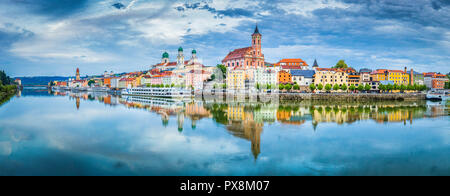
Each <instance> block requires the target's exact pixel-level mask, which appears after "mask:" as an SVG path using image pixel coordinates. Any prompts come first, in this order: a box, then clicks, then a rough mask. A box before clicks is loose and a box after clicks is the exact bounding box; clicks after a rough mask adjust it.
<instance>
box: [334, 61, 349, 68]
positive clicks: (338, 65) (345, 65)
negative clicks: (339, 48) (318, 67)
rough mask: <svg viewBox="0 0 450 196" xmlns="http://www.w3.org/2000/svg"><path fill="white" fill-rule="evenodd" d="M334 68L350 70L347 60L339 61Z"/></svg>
mask: <svg viewBox="0 0 450 196" xmlns="http://www.w3.org/2000/svg"><path fill="white" fill-rule="evenodd" d="M333 68H348V65H347V63H345V60H339V61H338V62H337V63H336V66H334V67H333Z"/></svg>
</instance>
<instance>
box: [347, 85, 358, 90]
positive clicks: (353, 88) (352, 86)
mask: <svg viewBox="0 0 450 196" xmlns="http://www.w3.org/2000/svg"><path fill="white" fill-rule="evenodd" d="M348 89H349V90H351V91H355V90H356V86H355V85H354V84H352V85H350V87H348Z"/></svg>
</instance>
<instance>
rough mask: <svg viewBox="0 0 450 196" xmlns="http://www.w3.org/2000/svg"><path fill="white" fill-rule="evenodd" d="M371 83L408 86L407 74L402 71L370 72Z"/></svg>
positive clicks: (379, 70) (383, 70)
mask: <svg viewBox="0 0 450 196" xmlns="http://www.w3.org/2000/svg"><path fill="white" fill-rule="evenodd" d="M371 75H372V80H373V81H392V82H394V83H395V84H397V85H402V84H403V85H408V84H409V79H410V78H409V74H408V73H406V71H402V70H389V69H378V70H376V71H374V72H372V74H371Z"/></svg>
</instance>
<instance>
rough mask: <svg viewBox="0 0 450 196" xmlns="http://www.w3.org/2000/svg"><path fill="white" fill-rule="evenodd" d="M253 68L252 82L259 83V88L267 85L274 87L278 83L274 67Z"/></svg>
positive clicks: (277, 73)
mask: <svg viewBox="0 0 450 196" xmlns="http://www.w3.org/2000/svg"><path fill="white" fill-rule="evenodd" d="M252 70H253V79H254V80H253V82H254V84H255V85H257V84H259V85H261V88H262V87H264V86H267V85H270V86H272V87H276V86H277V85H278V82H279V80H278V76H279V72H278V71H277V69H274V68H259V69H252Z"/></svg>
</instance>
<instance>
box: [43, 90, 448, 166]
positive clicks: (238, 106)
mask: <svg viewBox="0 0 450 196" xmlns="http://www.w3.org/2000/svg"><path fill="white" fill-rule="evenodd" d="M52 94H53V95H54V96H69V97H70V99H71V100H75V105H76V107H77V109H79V108H80V104H81V103H80V100H85V101H88V100H89V101H98V102H100V103H103V104H106V105H112V106H115V105H124V106H126V107H128V108H130V109H143V110H147V111H149V112H152V113H156V114H158V115H159V116H160V117H161V122H162V125H163V126H164V127H167V126H168V125H169V120H170V117H171V116H174V117H176V118H175V119H176V121H177V126H178V131H179V132H180V133H181V132H183V130H184V124H185V119H189V120H190V121H191V125H190V126H191V128H192V130H195V129H196V126H197V125H196V123H197V121H199V120H201V119H204V118H206V119H213V120H214V121H215V122H216V123H218V124H221V125H224V126H225V128H226V130H227V131H228V133H230V134H231V135H233V136H234V137H237V138H241V139H245V140H247V141H250V142H251V152H252V154H253V156H254V158H255V160H256V159H258V156H259V154H260V153H261V147H260V146H261V134H262V133H263V130H264V126H265V125H270V124H273V123H279V124H284V125H291V126H296V127H298V128H299V129H301V127H302V125H304V124H305V123H311V125H312V127H313V130H314V131H315V130H316V129H317V127H318V126H319V125H320V124H323V123H335V124H337V125H343V124H352V123H355V122H358V121H366V120H373V121H375V122H376V123H403V124H405V125H406V124H407V123H408V124H413V121H414V120H415V119H421V118H435V117H440V116H448V115H449V111H450V110H449V105H448V104H447V105H446V104H445V103H444V105H442V104H441V103H434V104H427V102H426V101H411V102H407V101H381V102H380V101H378V102H333V103H330V102H327V101H302V102H289V103H259V102H252V103H249V102H241V103H239V102H237V103H236V102H232V101H229V102H226V101H224V102H215V101H209V100H198V99H183V100H181V99H167V98H151V97H133V96H123V97H121V96H115V95H109V94H107V93H68V92H62V93H61V92H52Z"/></svg>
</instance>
